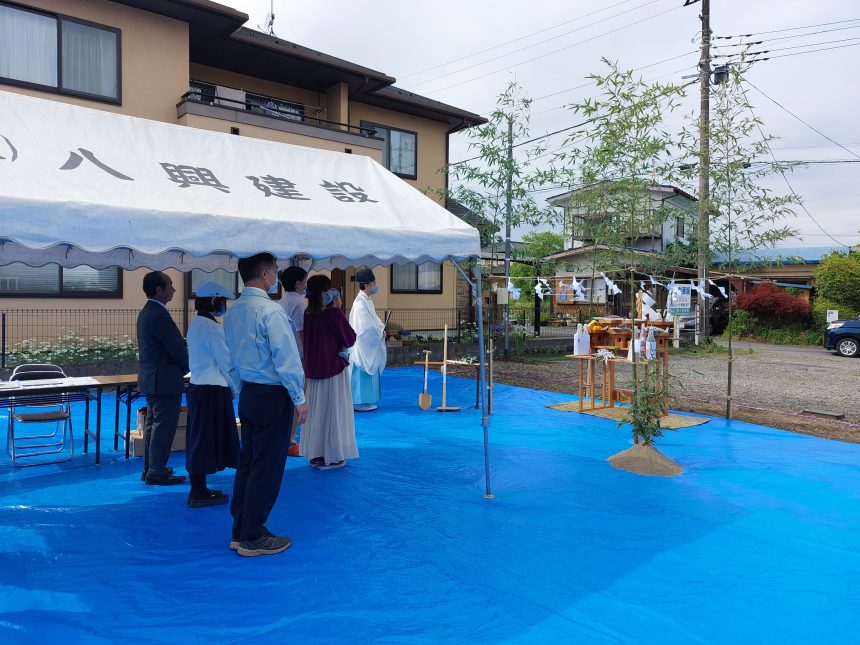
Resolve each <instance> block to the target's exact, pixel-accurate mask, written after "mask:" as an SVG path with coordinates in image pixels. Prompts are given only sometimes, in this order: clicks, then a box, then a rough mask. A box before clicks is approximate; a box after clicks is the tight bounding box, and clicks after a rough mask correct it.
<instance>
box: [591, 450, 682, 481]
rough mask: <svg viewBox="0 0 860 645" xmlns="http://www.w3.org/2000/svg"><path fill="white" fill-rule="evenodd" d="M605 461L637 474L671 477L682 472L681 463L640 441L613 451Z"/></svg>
mask: <svg viewBox="0 0 860 645" xmlns="http://www.w3.org/2000/svg"><path fill="white" fill-rule="evenodd" d="M607 461H608V462H609V463H610V464H612V465H613V466H614V467H615V468H618V469H619V470H629V471H630V472H631V473H636V474H637V475H659V476H661V477H673V476H675V475H680V474H681V473H682V472H684V467H683V466H681V464H679V463H676V462H674V461H672V460H671V459H669V458H668V457H665V456H664V455H663V454H662V453H661V452H660V451H659V450H657V449H656V448H655V447H654V446H646V445H644V444H641V443H640V444H636V445H635V446H633V447H632V448H628V449H627V450H622V451H621V452H617V453H615V454H614V455H612V456H611V457H610V458H609V459H607Z"/></svg>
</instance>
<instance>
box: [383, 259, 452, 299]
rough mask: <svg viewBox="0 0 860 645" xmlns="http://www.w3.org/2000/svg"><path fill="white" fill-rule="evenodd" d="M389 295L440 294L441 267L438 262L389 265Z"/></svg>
mask: <svg viewBox="0 0 860 645" xmlns="http://www.w3.org/2000/svg"><path fill="white" fill-rule="evenodd" d="M391 293H442V265H441V264H439V263H438V262H425V263H424V264H415V263H414V262H409V263H408V264H393V265H391Z"/></svg>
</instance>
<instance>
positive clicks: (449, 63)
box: [398, 0, 660, 82]
mask: <svg viewBox="0 0 860 645" xmlns="http://www.w3.org/2000/svg"><path fill="white" fill-rule="evenodd" d="M659 1H660V0H651V1H650V2H646V3H644V4H641V5H637V6H636V7H633V8H632V9H629V10H627V11H622V12H621V13H617V14H614V15H612V16H608V17H607V18H603V19H601V20H598V21H597V22H593V23H590V24H588V25H584V26H582V27H578V28H577V29H575V30H573V31H578V30H581V29H585V28H587V27H593V26H594V25H597V24H600V23H601V22H605V21H607V20H611V19H612V18H617V17H618V16H621V15H624V14H625V13H629V12H631V11H635V10H636V9H641V8H643V7H646V6H648V5H651V4H654V3H655V2H659ZM631 2H633V0H624V1H623V2H617V3H615V4H613V5H609V6H608V7H603V8H602V9H598V10H596V11H592V12H591V13H586V14H584V15H582V16H578V17H576V18H571V19H570V20H566V21H564V22H560V23H557V24H555V25H551V26H550V27H546V28H545V29H540V30H538V31H534V32H532V33H530V34H526V35H525V36H520V37H519V38H514V39H512V40H508V41H506V42H504V43H500V44H498V45H493V46H492V47H488V48H486V49H482V50H480V51H477V52H474V53H472V54H467V55H466V56H461V57H460V58H455V59H452V60H449V61H447V62H445V63H440V64H438V65H434V66H433V67H427V68H425V69H422V70H420V71H418V72H413V73H411V74H406V75H404V76H399V77H398V80H403V79H406V78H411V77H413V76H418V75H420V74H423V73H425V72H430V71H433V70H434V69H439V68H441V67H447V66H448V65H453V64H454V63H459V62H460V61H463V60H466V59H468V58H473V57H475V56H480V55H481V54H486V53H487V52H490V51H493V50H494V49H499V48H500V47H504V46H505V45H510V44H512V43H516V42H519V41H521V40H526V39H528V38H531V37H532V36H537V35H538V34H542V33H545V32H547V31H552V30H553V29H558V28H559V27H563V26H564V25H569V24H570V23H572V22H576V21H578V20H582V19H584V18H588V17H590V16H594V15H596V14H598V13H603V12H604V11H609V10H610V9H614V8H615V7H619V6H621V5H624V4H629V3H631ZM573 31H568V32H565V33H563V34H559V35H558V36H553V38H551V39H549V40H553V39H555V38H561V37H562V36H567V35H568V34H571V33H573ZM545 42H548V40H543V41H541V42H538V43H533V44H532V45H529V47H536V46H537V45H541V44H543V43H545ZM518 51H522V50H521V49H518V50H515V51H513V52H508V53H507V54H503V55H501V56H498V57H496V58H494V59H490V60H497V59H498V58H503V57H504V56H509V55H510V54H513V53H516V52H518ZM485 62H487V61H485ZM422 82H423V81H422Z"/></svg>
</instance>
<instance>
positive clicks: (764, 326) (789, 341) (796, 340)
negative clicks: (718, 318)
mask: <svg viewBox="0 0 860 645" xmlns="http://www.w3.org/2000/svg"><path fill="white" fill-rule="evenodd" d="M729 329H731V332H732V337H733V338H743V339H745V340H758V341H762V342H765V343H775V344H777V345H820V344H821V342H822V334H823V333H824V327H823V326H822V327H821V328H820V329H819V328H818V327H817V326H815V325H813V326H811V327H806V326H804V327H798V326H797V325H788V326H787V325H779V324H774V323H762V322H759V321H757V320H756V319H755V318H754V317H753V316H752V315H751V314H750V313H749V312H748V311H744V310H743V309H735V310H734V311H732V321H731V323H730V324H729V327H727V328H726V331H724V332H723V338H728V335H729Z"/></svg>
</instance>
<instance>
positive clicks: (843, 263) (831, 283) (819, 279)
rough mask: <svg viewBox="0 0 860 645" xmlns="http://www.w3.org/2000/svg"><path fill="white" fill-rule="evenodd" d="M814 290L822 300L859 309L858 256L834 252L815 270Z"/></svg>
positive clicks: (859, 270)
mask: <svg viewBox="0 0 860 645" xmlns="http://www.w3.org/2000/svg"><path fill="white" fill-rule="evenodd" d="M815 289H816V291H818V295H819V296H821V297H822V298H826V299H828V300H832V301H833V302H835V303H837V304H840V305H845V306H847V307H850V308H851V309H853V310H857V309H860V254H858V253H851V254H846V253H841V252H839V251H834V252H833V253H830V254H828V255H827V256H825V257H824V258H822V260H821V264H820V265H819V267H818V268H817V269H816V270H815Z"/></svg>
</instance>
